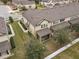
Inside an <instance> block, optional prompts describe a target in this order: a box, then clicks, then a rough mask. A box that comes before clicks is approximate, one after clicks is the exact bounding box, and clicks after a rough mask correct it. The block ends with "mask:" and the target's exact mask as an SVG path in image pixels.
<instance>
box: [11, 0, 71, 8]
mask: <svg viewBox="0 0 79 59" xmlns="http://www.w3.org/2000/svg"><path fill="white" fill-rule="evenodd" d="M69 2H71V0H40V3H41V4H43V5H45V6H47V7H48V6H51V7H53V6H54V5H59V4H67V3H69ZM12 3H13V4H17V5H24V6H25V7H26V8H35V7H36V5H35V1H34V0H12Z"/></svg>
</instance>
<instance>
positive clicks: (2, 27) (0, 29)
mask: <svg viewBox="0 0 79 59" xmlns="http://www.w3.org/2000/svg"><path fill="white" fill-rule="evenodd" d="M6 33H7V30H6V24H5V20H4V18H3V17H0V35H3V34H6Z"/></svg>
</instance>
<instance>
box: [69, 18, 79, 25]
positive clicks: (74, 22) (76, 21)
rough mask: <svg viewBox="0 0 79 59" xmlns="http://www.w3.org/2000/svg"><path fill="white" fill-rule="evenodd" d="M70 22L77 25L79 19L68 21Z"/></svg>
mask: <svg viewBox="0 0 79 59" xmlns="http://www.w3.org/2000/svg"><path fill="white" fill-rule="evenodd" d="M70 22H71V23H72V24H78V23H79V17H77V18H74V19H72V20H70Z"/></svg>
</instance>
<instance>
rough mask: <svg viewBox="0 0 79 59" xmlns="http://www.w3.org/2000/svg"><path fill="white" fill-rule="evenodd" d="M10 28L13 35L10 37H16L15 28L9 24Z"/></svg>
mask: <svg viewBox="0 0 79 59" xmlns="http://www.w3.org/2000/svg"><path fill="white" fill-rule="evenodd" d="M9 27H10V30H11V33H12V34H11V35H9V37H13V36H15V33H14V30H13V28H12V25H11V24H9Z"/></svg>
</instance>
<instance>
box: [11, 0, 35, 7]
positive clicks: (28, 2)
mask: <svg viewBox="0 0 79 59" xmlns="http://www.w3.org/2000/svg"><path fill="white" fill-rule="evenodd" d="M12 3H13V4H16V5H19V6H20V5H24V6H25V7H26V8H35V2H34V1H33V0H12Z"/></svg>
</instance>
